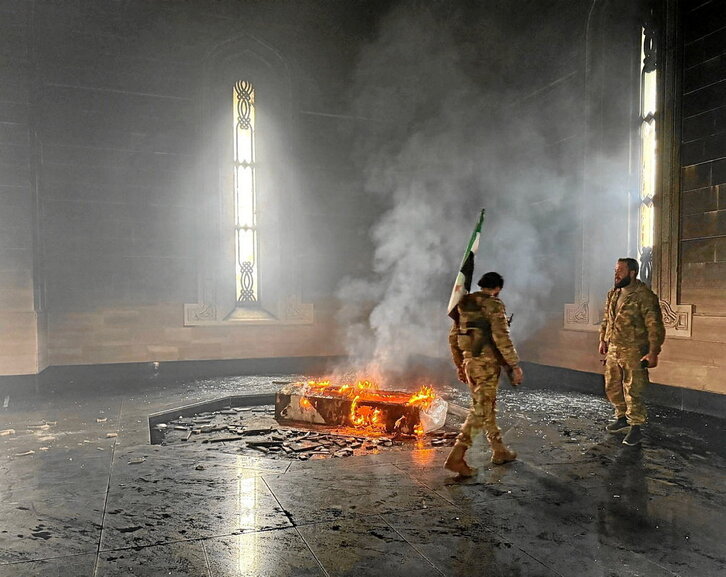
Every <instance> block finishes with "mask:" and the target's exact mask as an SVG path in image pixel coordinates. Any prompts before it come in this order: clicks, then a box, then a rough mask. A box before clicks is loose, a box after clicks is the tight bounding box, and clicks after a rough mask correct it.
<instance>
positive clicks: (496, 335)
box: [489, 299, 519, 368]
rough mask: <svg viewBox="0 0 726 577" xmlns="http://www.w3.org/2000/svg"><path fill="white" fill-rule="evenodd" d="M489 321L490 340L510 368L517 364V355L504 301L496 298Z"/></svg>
mask: <svg viewBox="0 0 726 577" xmlns="http://www.w3.org/2000/svg"><path fill="white" fill-rule="evenodd" d="M490 313H491V314H490V315H489V322H490V323H491V327H492V340H493V341H494V344H495V345H496V347H497V350H499V353H500V354H501V355H502V357H503V358H504V362H506V363H507V365H509V366H510V367H511V368H514V367H516V366H517V365H519V355H518V354H517V349H515V348H514V343H513V342H512V338H511V337H510V335H509V323H508V322H507V313H506V310H505V308H504V303H503V302H502V301H500V300H498V299H497V301H496V303H493V306H492V308H491V309H490Z"/></svg>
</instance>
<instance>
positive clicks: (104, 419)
mask: <svg viewBox="0 0 726 577" xmlns="http://www.w3.org/2000/svg"><path fill="white" fill-rule="evenodd" d="M107 420H108V418H107V417H103V418H101V417H97V418H96V422H97V423H105V422H106V421H107Z"/></svg>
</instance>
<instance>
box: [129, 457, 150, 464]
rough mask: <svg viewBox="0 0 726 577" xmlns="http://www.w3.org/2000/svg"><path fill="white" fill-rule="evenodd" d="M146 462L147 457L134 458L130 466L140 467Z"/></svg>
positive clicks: (130, 461)
mask: <svg viewBox="0 0 726 577" xmlns="http://www.w3.org/2000/svg"><path fill="white" fill-rule="evenodd" d="M144 461H146V457H134V458H133V459H130V460H129V465H140V464H141V463H143V462H144Z"/></svg>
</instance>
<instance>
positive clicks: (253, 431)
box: [242, 427, 272, 437]
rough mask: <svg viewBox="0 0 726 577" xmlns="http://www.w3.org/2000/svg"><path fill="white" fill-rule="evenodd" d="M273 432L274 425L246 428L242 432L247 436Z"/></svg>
mask: <svg viewBox="0 0 726 577" xmlns="http://www.w3.org/2000/svg"><path fill="white" fill-rule="evenodd" d="M271 432H272V427H267V428H266V429H245V430H244V432H243V433H242V434H243V435H245V436H248V437H251V436H261V435H267V434H269V433H271Z"/></svg>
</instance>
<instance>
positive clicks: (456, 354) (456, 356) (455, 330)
mask: <svg viewBox="0 0 726 577" xmlns="http://www.w3.org/2000/svg"><path fill="white" fill-rule="evenodd" d="M449 348H450V349H451V358H452V359H453V361H454V364H455V365H456V373H457V375H458V377H459V380H460V381H461V382H463V383H466V382H467V379H466V374H465V373H464V352H463V351H462V350H461V348H459V325H458V324H456V322H455V323H454V324H453V325H452V326H451V330H450V331H449Z"/></svg>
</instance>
